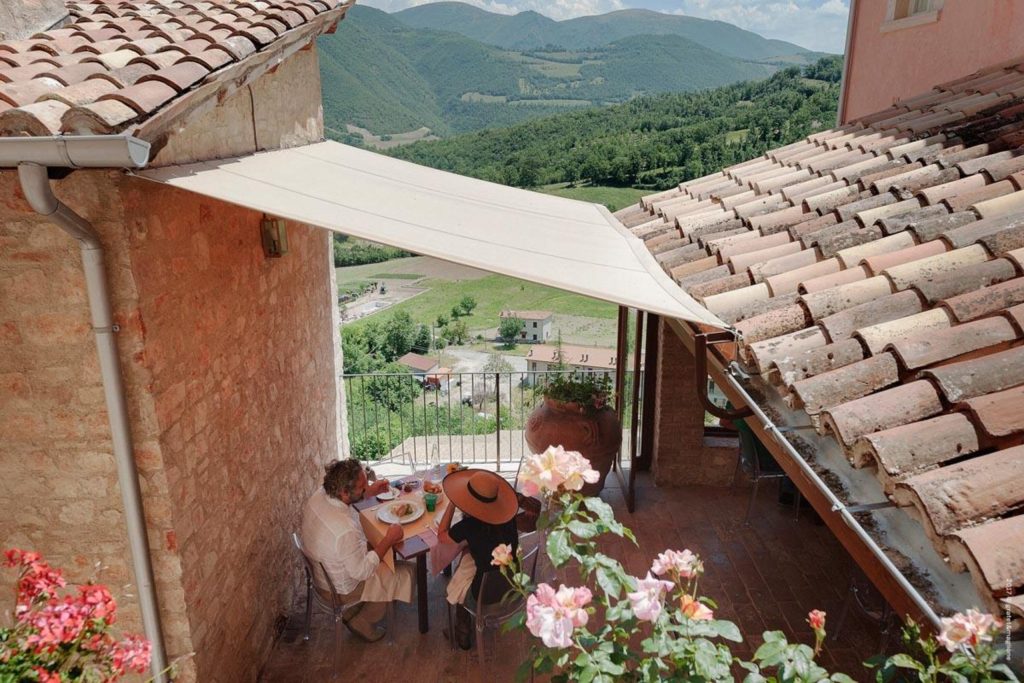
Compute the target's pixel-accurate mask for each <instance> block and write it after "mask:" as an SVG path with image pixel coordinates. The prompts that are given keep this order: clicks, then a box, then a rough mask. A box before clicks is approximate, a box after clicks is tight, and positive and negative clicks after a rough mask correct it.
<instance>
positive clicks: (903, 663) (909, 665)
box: [888, 652, 924, 671]
mask: <svg viewBox="0 0 1024 683" xmlns="http://www.w3.org/2000/svg"><path fill="white" fill-rule="evenodd" d="M888 663H889V664H892V665H893V666H898V667H900V668H901V669H913V670H914V671H924V665H923V664H921V662H919V661H917V660H916V659H914V658H913V657H911V656H910V655H907V654H903V653H902V652H901V653H900V654H898V655H893V656H892V657H889V660H888Z"/></svg>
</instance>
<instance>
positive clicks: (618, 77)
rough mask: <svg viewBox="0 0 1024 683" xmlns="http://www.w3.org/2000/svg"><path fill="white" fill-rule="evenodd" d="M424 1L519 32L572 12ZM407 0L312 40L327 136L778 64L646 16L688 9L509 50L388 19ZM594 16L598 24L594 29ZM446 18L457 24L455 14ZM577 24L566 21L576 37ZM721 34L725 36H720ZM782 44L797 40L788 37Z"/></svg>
mask: <svg viewBox="0 0 1024 683" xmlns="http://www.w3.org/2000/svg"><path fill="white" fill-rule="evenodd" d="M426 7H439V8H440V9H441V11H442V12H449V13H455V14H458V13H464V12H466V11H467V10H471V11H472V12H471V14H470V15H469V16H470V18H472V17H479V16H482V17H483V19H486V20H487V21H492V20H493V19H495V18H497V19H498V20H500V21H504V20H506V19H507V20H515V21H520V22H524V24H523V25H522V26H521V27H520V28H518V29H515V30H516V31H521V32H523V33H524V35H526V34H529V33H530V31H531V30H532V29H530V28H529V26H528V24H530V23H531V22H534V21H539V22H541V23H542V24H545V25H546V23H551V24H555V25H556V26H561V25H563V24H570V23H572V22H553V21H552V20H550V19H547V18H545V17H543V16H541V15H539V14H534V13H529V12H526V13H522V14H520V15H516V16H515V17H501V15H494V14H490V13H488V12H482V11H481V10H476V9H475V8H472V7H469V6H468V5H461V4H459V3H438V4H434V5H428V6H424V8H417V9H425V8H426ZM411 11H412V10H406V11H405V12H400V13H398V14H396V15H389V14H386V13H384V12H381V11H380V10H376V9H373V8H370V7H363V6H358V5H357V6H356V7H353V8H352V9H351V10H350V12H349V15H348V17H347V18H346V19H345V21H343V22H341V24H340V25H339V27H338V31H337V32H336V33H335V34H333V35H328V36H323V37H321V38H320V39H319V47H320V60H321V72H322V83H323V99H324V119H325V123H326V125H327V127H328V134H329V135H331V136H332V137H335V138H341V139H346V137H347V136H346V133H347V131H346V124H352V125H355V126H360V127H362V128H365V129H368V130H369V131H371V132H373V133H377V134H394V133H400V132H404V131H410V130H414V129H416V128H420V127H421V126H425V127H427V128H429V129H430V130H431V131H432V132H433V133H435V134H437V135H440V136H448V135H452V134H456V133H461V132H466V131H474V130H480V129H482V128H488V127H494V126H503V125H511V124H514V123H518V122H521V121H524V120H527V119H533V118H537V117H541V116H546V115H550V114H553V113H559V112H565V111H570V110H575V109H580V108H584V107H592V106H595V105H606V104H611V103H618V102H625V101H628V100H629V99H631V98H633V97H636V96H638V95H644V94H651V93H660V92H677V91H692V90H699V89H704V88H712V87H717V86H720V85H724V84H727V83H733V82H736V81H741V80H747V79H755V78H763V77H765V76H768V75H769V74H771V73H773V72H775V71H776V70H777V69H778V68H779V65H777V64H774V63H768V62H767V61H751V60H750V59H748V58H743V59H740V58H737V57H735V56H728V55H725V54H722V53H721V52H716V51H714V50H712V49H709V48H707V47H706V46H705V45H704V44H702V43H701V42H700V41H696V40H691V39H689V38H687V37H683V36H681V35H675V34H671V35H670V34H668V33H666V32H665V31H654V29H655V28H656V26H655V25H653V24H652V25H649V26H648V24H647V23H645V22H646V20H647V19H649V18H650V17H661V18H662V19H665V20H666V22H667V23H669V24H673V25H674V23H675V20H676V19H689V20H691V21H695V22H701V21H702V20H697V19H691V18H688V17H670V16H668V15H659V14H656V13H653V12H639V13H636V12H625V13H622V12H618V13H613V14H612V15H605V16H604V17H585V19H588V20H590V23H589V24H584V26H590V29H589V30H592V31H593V32H594V33H595V34H597V33H601V32H602V31H604V34H605V35H606V36H607V35H611V34H614V33H615V31H612V30H610V28H611V27H613V26H619V24H631V25H634V26H635V30H651V31H652V32H653V33H652V34H649V35H635V34H633V35H629V36H626V37H622V36H620V37H618V38H617V39H615V40H606V41H604V42H603V43H602V44H601V45H598V46H588V47H574V48H573V49H568V48H561V47H550V46H549V47H545V48H543V49H541V48H538V49H531V50H526V51H513V50H508V49H504V48H502V47H496V46H494V45H490V44H485V43H484V42H481V41H479V40H475V39H473V38H469V37H466V36H465V35H462V34H461V33H455V32H451V31H441V30H435V29H433V28H422V27H410V26H409V25H407V24H406V23H404V22H403V21H399V20H398V19H396V17H406V19H408V17H409V16H413V17H416V16H420V17H422V16H428V17H429V16H431V15H429V14H427V15H422V14H413V15H409V14H407V12H411ZM481 12H482V15H481V14H480V13H481ZM620 15H623V16H625V17H632V16H633V15H637V16H640V17H642V18H644V21H643V22H627V21H625V20H621V21H619V20H613V19H611V18H613V17H616V16H620ZM517 17H519V18H518V19H517ZM483 19H481V21H482V20H483ZM668 20H672V21H668ZM572 21H577V20H572ZM470 23H472V22H470ZM703 24H706V25H708V27H711V28H715V30H719V31H724V32H725V33H727V34H729V35H730V36H733V34H736V35H738V36H739V38H736V37H735V36H734V38H735V40H734V41H733V42H735V41H738V40H741V39H742V40H743V41H746V42H747V43H749V44H750V46H749V47H747V48H746V54H754V53H757V52H758V51H762V52H763V51H766V50H769V48H768V47H766V45H765V44H767V43H772V41H766V40H765V39H764V38H761V37H760V36H757V35H756V34H753V33H749V32H746V31H741V30H740V29H738V28H736V27H734V26H730V25H728V24H722V23H721V22H707V21H703ZM703 24H702V25H703ZM681 25H682V24H681ZM686 25H688V24H686ZM602 26H603V27H605V28H604V29H602V28H594V27H602ZM448 27H449V28H452V29H454V28H460V29H461V28H464V27H463V26H461V25H460V24H459V22H457V21H455V20H454V19H453V24H450V25H449V26H448ZM721 27H726V28H721ZM605 29H608V30H607V31H605ZM510 30H511V29H510ZM709 30H710V29H709ZM584 33H585V32H583V31H582V30H578V29H577V30H576V35H577V36H581V35H583V34H584ZM567 39H572V40H573V41H575V44H580V43H581V42H582V38H579V37H577V38H573V37H572V36H571V35H570V36H568V38H567ZM591 42H594V41H591ZM704 42H705V43H706V42H707V41H706V40H705V41H704ZM723 44H724V45H727V46H728V45H732V43H729V41H725V42H724V43H723ZM783 46H784V47H786V48H787V49H789V48H793V49H795V50H800V48H797V47H796V46H789V45H788V44H783ZM730 49H732V48H730ZM734 51H735V50H734ZM807 54H811V53H807V52H806V51H802V52H801V53H800V55H798V58H801V59H802V58H803V56H804V55H807Z"/></svg>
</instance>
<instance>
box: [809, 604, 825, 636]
mask: <svg viewBox="0 0 1024 683" xmlns="http://www.w3.org/2000/svg"><path fill="white" fill-rule="evenodd" d="M807 623H808V624H809V625H810V627H811V628H812V629H814V630H815V631H824V630H825V613H824V612H822V611H821V610H820V609H812V610H811V611H810V612H808V613H807Z"/></svg>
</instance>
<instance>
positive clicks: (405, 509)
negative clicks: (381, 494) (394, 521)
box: [391, 503, 416, 519]
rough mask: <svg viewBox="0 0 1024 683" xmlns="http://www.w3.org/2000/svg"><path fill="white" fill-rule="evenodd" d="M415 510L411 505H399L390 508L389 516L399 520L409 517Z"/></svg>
mask: <svg viewBox="0 0 1024 683" xmlns="http://www.w3.org/2000/svg"><path fill="white" fill-rule="evenodd" d="M415 509H416V508H414V507H413V506H412V504H411V503H399V504H397V505H392V506H391V514H393V515H394V516H395V517H398V518H399V519H401V518H402V517H406V516H407V515H411V514H412V513H413V511H414V510H415Z"/></svg>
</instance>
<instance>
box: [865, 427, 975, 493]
mask: <svg viewBox="0 0 1024 683" xmlns="http://www.w3.org/2000/svg"><path fill="white" fill-rule="evenodd" d="M978 449H979V445H978V436H977V434H976V433H975V431H974V425H973V424H971V421H970V420H969V419H967V417H966V416H965V415H963V414H962V413H949V414H947V415H940V416H938V417H933V418H929V419H927V420H921V421H920V422H911V423H910V424H905V425H900V426H898V427H893V428H892V429H886V430H882V431H880V432H874V433H872V434H867V435H865V436H862V437H860V438H859V439H858V440H857V442H856V443H855V444H854V447H853V449H852V451H853V453H852V455H853V462H854V464H855V465H856V466H858V467H866V466H869V465H872V464H875V465H877V466H878V468H879V471H880V472H881V473H884V474H883V488H884V489H885V491H886V493H889V494H891V493H892V492H893V489H894V488H895V485H896V482H898V481H901V480H902V479H905V478H906V477H908V476H910V475H913V474H915V473H918V472H922V471H924V470H929V469H932V468H934V467H936V466H938V465H942V464H943V463H946V462H949V461H951V460H955V459H957V458H962V457H963V456H965V455H971V454H972V453H976V452H977V451H978Z"/></svg>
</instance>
